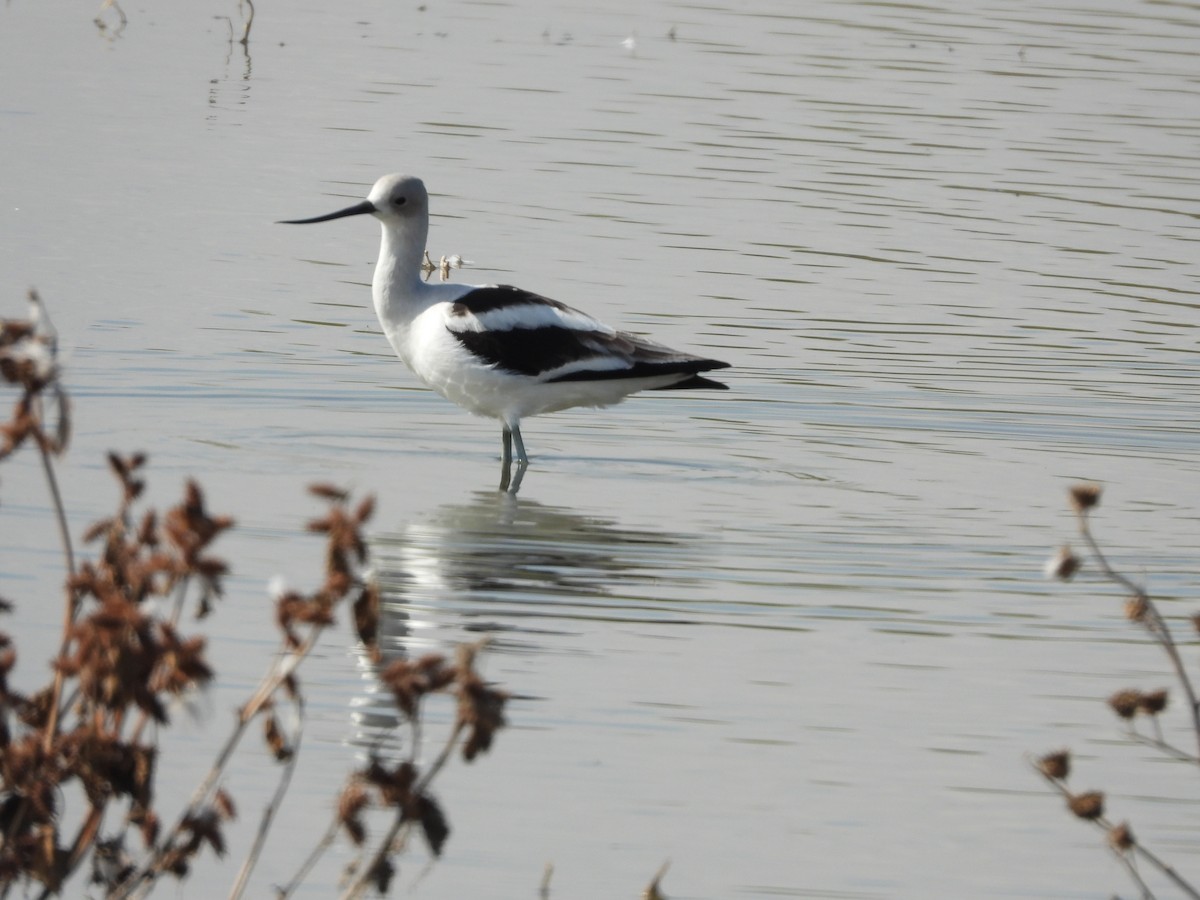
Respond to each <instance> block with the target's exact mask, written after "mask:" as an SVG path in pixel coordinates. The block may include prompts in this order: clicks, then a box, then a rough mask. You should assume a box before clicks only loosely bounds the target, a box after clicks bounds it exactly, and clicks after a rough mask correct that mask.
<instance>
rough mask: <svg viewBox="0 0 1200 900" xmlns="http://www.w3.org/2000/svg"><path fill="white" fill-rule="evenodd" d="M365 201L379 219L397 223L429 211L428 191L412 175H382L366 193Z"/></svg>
mask: <svg viewBox="0 0 1200 900" xmlns="http://www.w3.org/2000/svg"><path fill="white" fill-rule="evenodd" d="M367 203H370V204H371V206H372V207H374V209H373V210H372V212H373V214H374V216H375V218H377V219H379V221H381V222H384V223H390V222H397V223H399V222H402V221H404V220H406V219H412V218H413V217H419V216H425V215H427V214H428V213H429V192H428V191H427V190H425V182H423V181H422V180H421V179H420V178H417V177H416V176H414V175H384V176H383V177H382V178H380V179H379V180H378V181H376V182H375V186H374V187H373V188H371V193H369V194H367Z"/></svg>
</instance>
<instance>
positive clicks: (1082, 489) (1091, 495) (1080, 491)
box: [1070, 482, 1103, 515]
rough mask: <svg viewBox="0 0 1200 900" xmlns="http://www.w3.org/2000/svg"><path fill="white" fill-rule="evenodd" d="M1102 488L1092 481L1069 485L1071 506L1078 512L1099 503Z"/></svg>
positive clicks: (1085, 510) (1082, 512)
mask: <svg viewBox="0 0 1200 900" xmlns="http://www.w3.org/2000/svg"><path fill="white" fill-rule="evenodd" d="M1102 490H1103V489H1102V488H1101V487H1100V485H1098V484H1096V483H1094V482H1084V483H1082V484H1075V485H1072V486H1071V491H1070V495H1071V508H1072V509H1074V510H1075V512H1077V513H1079V514H1081V515H1082V514H1084V513H1086V512H1087V511H1088V510H1089V509H1091V508H1092V507H1094V506H1098V505H1099V504H1100V493H1101V491H1102Z"/></svg>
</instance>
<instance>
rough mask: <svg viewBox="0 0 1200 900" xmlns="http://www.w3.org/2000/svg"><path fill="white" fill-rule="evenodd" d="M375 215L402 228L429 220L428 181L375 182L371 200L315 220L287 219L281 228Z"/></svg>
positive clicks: (395, 178) (398, 179)
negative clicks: (410, 223)
mask: <svg viewBox="0 0 1200 900" xmlns="http://www.w3.org/2000/svg"><path fill="white" fill-rule="evenodd" d="M368 213H369V214H370V215H373V216H374V217H375V218H377V219H378V220H379V221H380V222H382V223H383V224H384V225H385V226H386V225H392V226H402V225H403V224H404V223H405V222H410V221H413V220H416V221H418V222H423V221H425V217H426V216H427V215H428V214H429V192H428V191H427V190H425V182H423V181H422V180H421V179H420V178H417V177H416V176H415V175H384V176H383V177H382V178H380V179H379V180H378V181H376V182H375V186H374V187H373V188H371V193H369V194H367V199H366V200H364V201H362V202H361V203H355V204H354V205H353V206H347V207H346V208H345V209H339V210H338V211H337V212H331V213H326V214H325V215H323V216H313V217H312V218H311V219H284V220H282V221H281V222H280V223H279V224H281V225H312V224H314V223H316V222H328V221H330V220H332V219H344V218H345V217H346V216H361V215H366V214H368Z"/></svg>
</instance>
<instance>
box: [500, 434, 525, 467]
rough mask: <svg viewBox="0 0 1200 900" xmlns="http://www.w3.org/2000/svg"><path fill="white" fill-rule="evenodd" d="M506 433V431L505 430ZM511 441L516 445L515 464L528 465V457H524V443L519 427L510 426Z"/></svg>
mask: <svg viewBox="0 0 1200 900" xmlns="http://www.w3.org/2000/svg"><path fill="white" fill-rule="evenodd" d="M505 430H506V431H507V430H508V429H505ZM512 436H513V440H514V441H516V443H517V464H518V465H520V466H527V465H529V457H528V456H526V455H525V442H524V441H523V440H521V426H520V425H514V426H512Z"/></svg>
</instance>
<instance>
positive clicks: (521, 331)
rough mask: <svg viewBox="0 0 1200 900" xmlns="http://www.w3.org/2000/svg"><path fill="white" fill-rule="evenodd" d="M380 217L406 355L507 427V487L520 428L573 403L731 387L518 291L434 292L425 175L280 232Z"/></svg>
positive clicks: (699, 362) (468, 405)
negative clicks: (425, 270)
mask: <svg viewBox="0 0 1200 900" xmlns="http://www.w3.org/2000/svg"><path fill="white" fill-rule="evenodd" d="M364 214H369V215H372V216H374V217H375V218H376V219H378V220H379V222H380V224H381V225H382V226H383V241H382V244H381V245H380V248H379V261H378V262H377V263H376V265H375V279H374V282H373V284H372V293H373V295H374V298H375V312H376V314H377V315H378V316H379V324H380V325H382V326H383V332H384V334H386V335H387V339H388V341H389V342H390V343H391V345H392V347H393V348H394V349H395V351H396V355H397V356H399V357H400V359H402V360H403V361H404V363H405V364H406V365H407V366H408V367H409V368H410V369H412V371H413V372H414V373H415V374H416V376H417V377H418V378H420V379H421V380H422V381H423V382H425V384H427V385H428V386H429V387H431V388H433V389H434V390H435V391H437V392H438V393H439V394H441V395H442V396H443V397H445V398H446V399H448V400H452V401H453V402H455V403H457V404H458V405H459V406H461V407H463V408H464V409H467V410H470V411H471V412H473V413H476V414H477V415H481V416H490V417H491V418H493V419H499V420H500V421H501V423H503V432H502V441H503V443H502V447H503V454H502V458H503V468H504V473H505V474H504V479H503V483H502V487H505V486H507V484H508V472H509V470H510V467H511V465H512V445H513V444H514V443H515V444H516V450H517V456H516V459H517V463H518V466H519V468H520V471H522V472H523V471H524V467H525V466H526V465H527V464H528V462H529V458H528V457H527V456H526V454H525V442H524V441H523V440H522V439H521V420H522V419H523V418H525V417H527V416H536V415H540V414H541V413H548V412H554V411H555V410H560V409H567V408H569V407H572V406H610V405H612V404H614V403H619V402H621V401H622V400H624V399H625V397H627V396H628V395H629V394H632V393H634V392H636V391H642V390H666V389H671V388H724V387H725V385H723V384H721V383H720V382H718V381H712V380H711V379H708V378H704V377H703V376H701V375H700V374H699V373H700V372H707V371H709V370H710V369H722V368H725V367H726V366H728V365H729V363H725V362H720V361H719V360H715V359H706V358H704V357H701V356H693V355H692V354H690V353H682V352H680V351H678V350H672V349H671V348H669V347H664V346H663V345H662V344H656V343H654V342H653V341H648V340H646V339H645V338H641V337H637V336H635V335H632V334H628V333H626V332H622V331H616V330H615V329H613V328H610V327H609V326H607V325H604V324H603V323H601V322H598V321H597V320H595V319H593V318H592V317H591V316H589V315H586V314H585V313H582V312H580V311H579V310H577V309H572V308H571V307H569V306H567V305H566V304H563V303H559V302H558V301H557V300H551V299H549V298H547V297H542V296H540V295H538V294H534V293H530V292H529V291H524V290H521V289H520V288H515V287H509V286H508V285H494V284H493V285H469V284H429V283H427V282H426V281H425V280H424V279H423V278H422V262H423V261H424V255H425V241H426V238H427V237H428V234H429V193H428V192H427V191H426V190H425V185H424V183H423V182H422V181H421V179H419V178H414V177H413V176H411V175H385V176H384V177H383V178H380V179H379V180H378V181H377V182H375V186H374V187H373V188H371V192H370V193H369V194H368V195H367V199H366V200H364V201H362V202H361V203H356V204H355V205H354V206H350V207H347V208H346V209H342V210H339V211H338V212H333V213H329V214H328V215H324V216H315V217H314V218H311V219H289V220H287V221H285V222H282V223H281V224H286V225H307V224H310V223H313V222H327V221H329V220H330V219H340V218H343V217H345V216H357V215H364Z"/></svg>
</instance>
